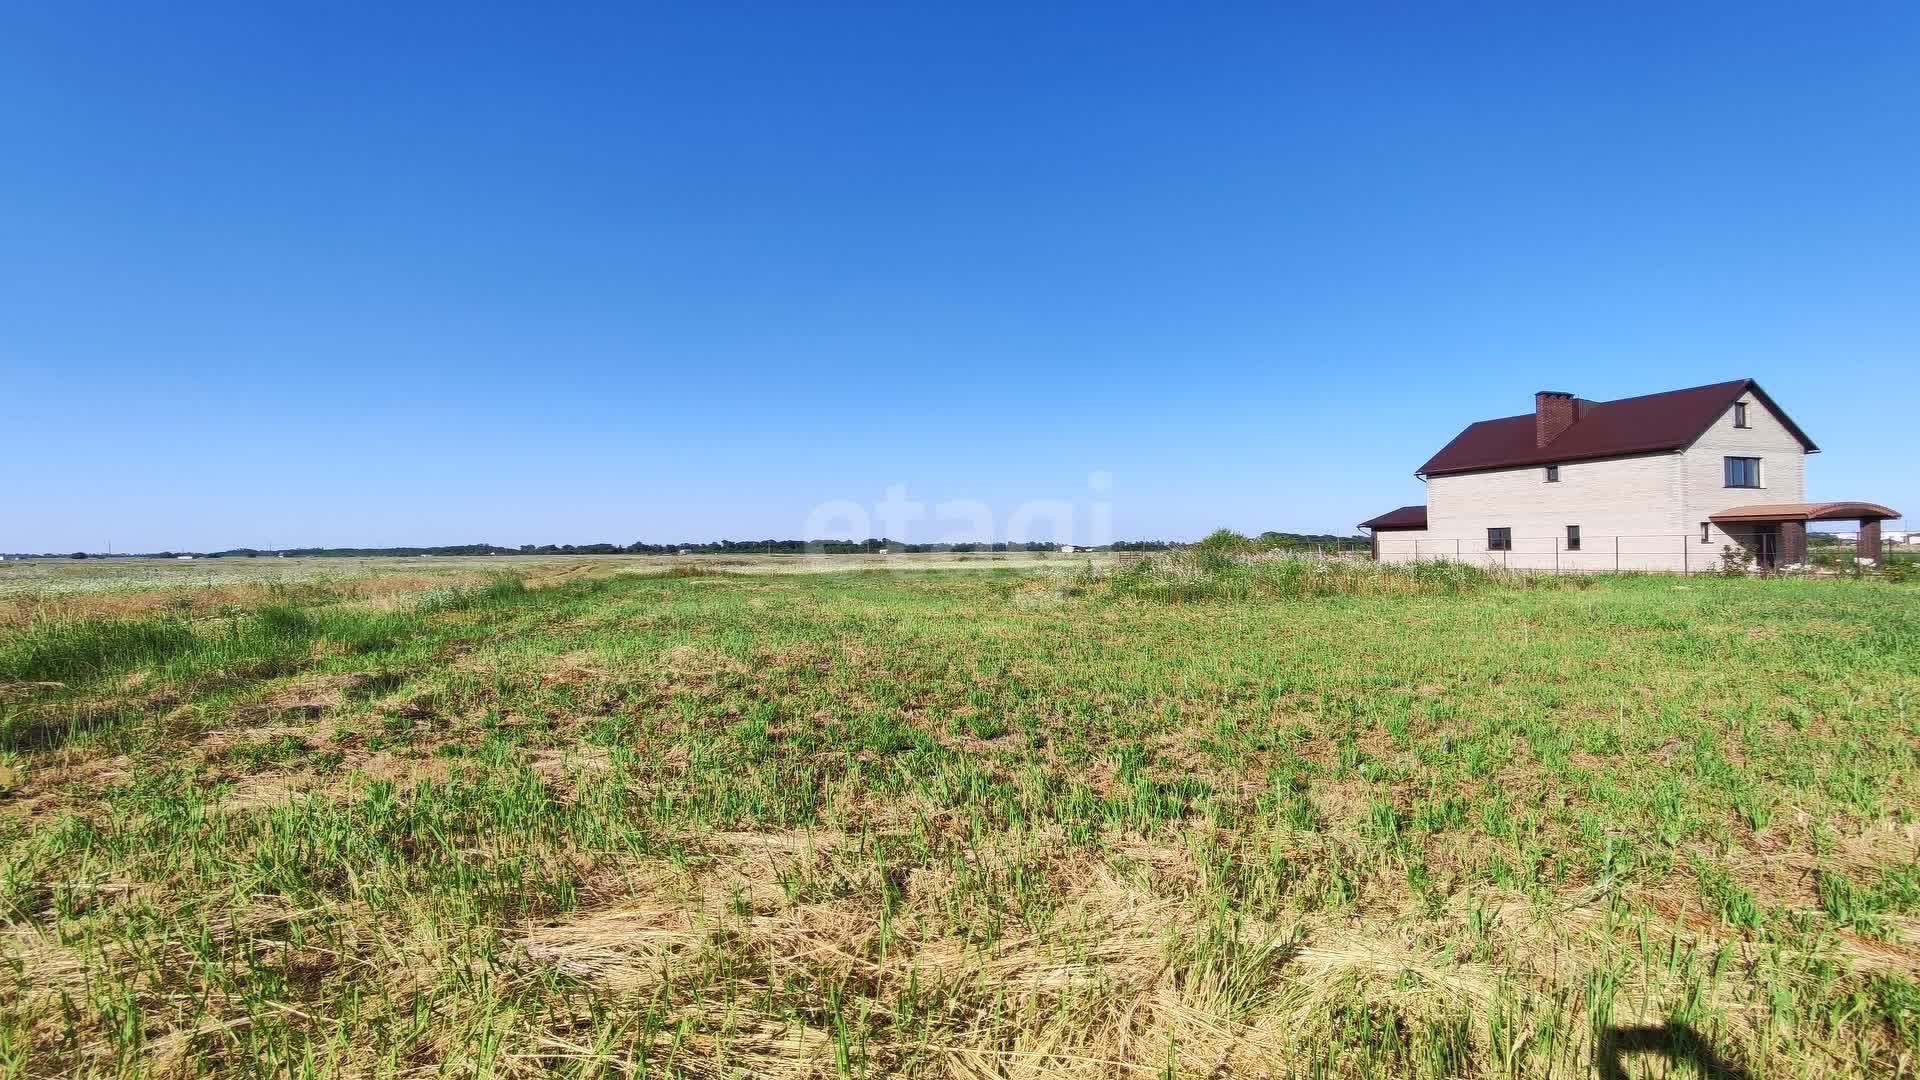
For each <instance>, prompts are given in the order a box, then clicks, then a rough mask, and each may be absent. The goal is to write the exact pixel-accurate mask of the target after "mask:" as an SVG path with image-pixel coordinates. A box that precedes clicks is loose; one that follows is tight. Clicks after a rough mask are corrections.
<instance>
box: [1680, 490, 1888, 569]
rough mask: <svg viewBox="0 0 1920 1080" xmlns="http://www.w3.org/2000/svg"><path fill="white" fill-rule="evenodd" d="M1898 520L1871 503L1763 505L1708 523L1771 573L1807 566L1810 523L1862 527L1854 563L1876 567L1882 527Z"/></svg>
mask: <svg viewBox="0 0 1920 1080" xmlns="http://www.w3.org/2000/svg"><path fill="white" fill-rule="evenodd" d="M1899 516H1900V511H1898V510H1894V509H1892V508H1891V507H1886V506H1881V505H1880V504H1879V503H1869V502H1825V503H1761V504H1758V505H1755V506H1736V507H1734V508H1732V509H1730V510H1722V511H1720V512H1719V513H1717V514H1713V515H1711V518H1710V520H1712V522H1713V523H1714V524H1715V525H1718V526H1720V528H1721V529H1722V530H1724V531H1725V532H1726V533H1727V535H1728V536H1731V537H1733V538H1734V539H1735V540H1737V541H1739V543H1740V545H1741V546H1742V547H1744V548H1746V550H1747V552H1748V554H1750V555H1752V556H1753V565H1754V568H1755V569H1758V570H1772V569H1774V568H1776V567H1780V566H1804V565H1806V562H1807V523H1808V522H1810V521H1857V522H1859V523H1860V535H1859V538H1858V539H1856V540H1855V541H1854V545H1853V549H1854V557H1855V558H1857V559H1865V560H1868V561H1869V562H1873V563H1875V564H1878V562H1879V560H1880V523H1881V522H1882V521H1887V520H1890V519H1895V518H1898V517H1899Z"/></svg>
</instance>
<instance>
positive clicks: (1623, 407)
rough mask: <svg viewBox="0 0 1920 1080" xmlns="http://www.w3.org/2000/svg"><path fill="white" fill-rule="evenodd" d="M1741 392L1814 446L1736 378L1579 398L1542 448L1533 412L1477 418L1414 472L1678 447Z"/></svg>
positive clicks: (1756, 389) (1752, 386)
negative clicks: (1568, 421)
mask: <svg viewBox="0 0 1920 1080" xmlns="http://www.w3.org/2000/svg"><path fill="white" fill-rule="evenodd" d="M1748 391H1752V393H1753V396H1754V397H1755V398H1756V399H1758V400H1759V401H1760V402H1761V403H1762V404H1764V405H1765V406H1766V407H1767V408H1769V409H1771V410H1773V414H1774V415H1775V416H1778V417H1779V418H1780V422H1781V423H1782V424H1784V425H1786V428H1787V430H1788V431H1791V432H1793V435H1794V438H1797V439H1799V440H1800V442H1801V444H1802V445H1803V446H1805V447H1806V448H1807V452H1808V453H1810V454H1811V453H1815V452H1817V451H1818V450H1819V449H1820V448H1819V447H1817V446H1815V445H1813V440H1812V439H1809V438H1807V435H1806V432H1803V431H1801V430H1800V428H1799V425H1797V424H1795V423H1794V422H1793V421H1792V420H1791V419H1789V418H1788V417H1787V414H1786V413H1784V412H1782V411H1781V410H1780V407H1779V406H1778V405H1775V404H1774V403H1773V399H1772V398H1770V397H1768V396H1767V392H1766V391H1765V390H1762V389H1760V384H1759V383H1756V382H1754V381H1753V380H1752V379H1735V380H1733V381H1732V382H1723V383H1714V384H1712V385H1711V386H1695V387H1690V388H1688V389H1686V390H1669V391H1667V392H1665V393H1663V394H1646V395H1643V396H1641V397H1630V398H1621V399H1619V400H1618V401H1584V400H1582V401H1578V402H1576V404H1575V416H1576V417H1577V419H1576V420H1574V422H1573V426H1571V427H1569V428H1567V430H1565V431H1563V432H1561V433H1560V437H1559V438H1557V439H1555V440H1553V441H1552V442H1550V443H1548V444H1547V445H1545V446H1536V445H1534V424H1533V414H1532V413H1522V414H1521V415H1519V416H1503V417H1501V418H1499V419H1498V420H1482V421H1480V422H1479V423H1477V424H1469V425H1467V429H1466V430H1465V431H1462V432H1461V433H1460V434H1458V435H1455V436H1454V437H1453V441H1452V442H1450V443H1448V444H1447V445H1446V446H1444V447H1442V448H1441V449H1440V452H1439V453H1437V454H1435V455H1433V457H1432V458H1431V459H1429V460H1428V461H1427V463H1426V464H1425V465H1422V466H1420V468H1419V469H1418V470H1417V472H1418V473H1419V475H1421V476H1443V475H1445V474H1447V473H1463V472H1476V471H1478V470H1481V469H1505V468H1512V467H1514V466H1516V465H1550V464H1553V463H1556V462H1562V461H1584V460H1589V459H1592V458H1608V457H1624V456H1626V455H1628V454H1652V453H1658V452H1660V451H1664V450H1679V449H1682V448H1683V447H1686V446H1687V445H1689V444H1690V443H1692V442H1693V440H1695V439H1697V438H1699V437H1700V436H1701V434H1702V433H1704V432H1705V431H1706V430H1707V428H1708V427H1710V426H1712V424H1713V422H1714V421H1715V420H1717V419H1719V418H1720V416H1721V414H1723V413H1725V412H1726V411H1727V409H1728V407H1730V406H1731V405H1732V404H1733V403H1734V401H1735V400H1736V399H1737V398H1739V397H1740V396H1741V395H1743V394H1745V393H1747V392H1748ZM1397 512H1398V511H1396V513H1397Z"/></svg>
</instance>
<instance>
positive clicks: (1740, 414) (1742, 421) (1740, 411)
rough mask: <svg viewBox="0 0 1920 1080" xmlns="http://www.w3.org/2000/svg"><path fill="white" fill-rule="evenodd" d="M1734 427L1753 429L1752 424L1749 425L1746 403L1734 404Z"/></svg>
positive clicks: (1738, 402)
mask: <svg viewBox="0 0 1920 1080" xmlns="http://www.w3.org/2000/svg"><path fill="white" fill-rule="evenodd" d="M1733 426H1734V427H1751V426H1752V425H1751V424H1748V423H1747V403H1746V402H1744V401H1736V402H1734V403H1733Z"/></svg>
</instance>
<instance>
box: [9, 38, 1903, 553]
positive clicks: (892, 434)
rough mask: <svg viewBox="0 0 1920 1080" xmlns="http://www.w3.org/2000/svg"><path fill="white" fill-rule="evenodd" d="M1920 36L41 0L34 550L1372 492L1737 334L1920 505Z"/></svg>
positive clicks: (21, 452) (1836, 470)
mask: <svg viewBox="0 0 1920 1080" xmlns="http://www.w3.org/2000/svg"><path fill="white" fill-rule="evenodd" d="M1916 56H1920V7H1915V6H1914V5H1912V4H1884V5H1875V4H1865V5H1853V4H1848V5H1813V4H1801V3H1796V4H1790V5H1783V6H1777V7H1770V6H1768V5H1759V4H1751V3H1740V4H1726V5H1709V4H1684V5H1674V4H1658V5H1646V6H1634V5H1622V4H1616V3H1606V4H1592V5H1587V6H1575V5H1568V4H1542V3H1532V2H1529V3H1521V4H1513V5H1503V6H1488V5H1467V4H1458V5H1456V4H1426V3H1423V4H1417V5H1407V6H1378V7H1376V6H1363V5H1349V4H1332V3H1329V4H1323V5H1317V6H1309V5H1297V6H1296V5H1284V6H1283V5H1248V6H1245V7H1241V8H1230V7H1222V6H1209V7H1206V8H1204V9H1198V8H1196V7H1194V6H1192V5H1171V4H1156V5H1138V6H1134V5H1121V4H1108V3H1100V4H1087V5H1084V6H1077V7H1076V6H1067V5H1054V4H1039V5H1035V4H1021V5H1006V6H996V5H973V4H968V5H959V4H954V5H942V6H938V7H936V6H935V5H925V4H880V5H874V6H871V7H865V6H848V5H837V4H819V5H813V4H804V5H803V4H767V5H751V6H749V5H733V4H712V5H707V4H701V5H686V6H682V7H677V8H643V7H641V6H639V5H631V4H607V5H604V6H589V5H577V4H569V5H534V4H524V5H511V6H489V5H485V4H479V3H460V4H447V5H444V6H437V7H436V6H433V5H428V4H424V3H421V4H349V3H307V4H293V3H265V4H255V3H238V2H236V3H230V4H220V5H206V4H193V3H169V4H158V3H139V4H127V5H103V4H90V3H73V2H68V0H57V2H51V3H27V4H21V3H15V4H9V5H8V6H7V7H6V8H5V9H4V11H0V453H3V455H4V461H3V462H0V470H3V471H0V477H4V486H5V498H4V501H3V503H0V550H53V549H60V550H65V549H72V548H85V549H90V550H97V549H100V548H102V547H104V546H105V545H106V544H107V543H108V542H112V543H113V545H114V547H115V548H116V549H119V550H128V549H155V548H162V547H177V548H211V547H224V546H229V545H258V546H291V545H300V544H401V543H451V542H466V541H477V540H487V541H490V542H494V543H507V544H519V543H534V542H549V541H552V542H592V541H602V540H605V541H613V542H622V543H624V542H629V541H632V540H636V539H647V540H676V539H705V538H719V537H733V538H746V537H753V538H758V537H764V536H782V537H785V536H793V535H797V534H799V533H800V532H801V531H802V530H803V526H804V524H805V522H806V521H807V519H808V516H809V513H810V511H811V510H812V509H813V508H814V507H815V506H816V505H818V504H820V503H822V502H824V501H828V500H839V499H845V500H852V501H854V502H856V503H859V504H862V505H869V506H870V505H872V504H875V503H878V502H879V501H880V500H881V499H882V498H883V497H884V494H885V491H886V489H887V488H888V487H889V486H892V485H905V486H906V489H907V494H908V497H909V498H912V499H918V500H924V501H927V502H938V501H941V500H946V499H975V500H981V501H983V502H984V503H986V504H987V505H988V506H989V507H990V508H991V509H992V510H993V511H994V513H995V515H996V521H997V522H998V524H996V528H1004V519H1005V517H1006V516H1007V515H1009V514H1010V513H1011V512H1012V511H1013V509H1014V508H1015V507H1016V506H1017V505H1018V504H1020V503H1022V502H1023V501H1025V500H1032V499H1065V500H1072V501H1075V502H1076V503H1080V504H1084V503H1085V502H1086V501H1087V500H1091V499H1096V498H1100V499H1105V500H1107V501H1109V502H1111V504H1112V515H1113V525H1114V531H1115V532H1116V533H1119V534H1121V535H1123V536H1152V537H1190V536H1195V535H1198V534H1201V533H1203V532H1205V531H1207V530H1209V529H1211V528H1213V527H1215V526H1217V525H1230V526H1233V527H1236V528H1240V529H1243V530H1248V531H1257V530H1261V529H1268V528H1275V529H1287V530H1303V531H1320V530H1337V531H1341V532H1348V531H1351V527H1352V525H1353V523H1354V522H1356V521H1359V520H1361V519H1362V518H1365V517H1368V516H1371V515H1372V514H1374V513H1377V512H1379V511H1382V510H1385V509H1388V508H1390V507H1393V506H1396V505H1399V504H1402V503H1409V502H1418V501H1420V500H1421V498H1422V492H1421V488H1420V485H1419V482H1418V481H1417V480H1415V479H1413V477H1412V476H1411V473H1412V470H1413V469H1414V468H1415V467H1416V466H1417V465H1418V464H1419V463H1420V462H1422V461H1423V460H1425V459H1426V457H1427V456H1428V455H1429V454H1431V453H1432V452H1433V451H1434V450H1435V449H1437V448H1438V447H1439V446H1440V444H1442V443H1443V442H1445V441H1446V440H1447V439H1448V438H1449V437H1451V436H1452V435H1453V434H1454V433H1455V432H1456V431H1457V430H1458V429H1459V428H1460V427H1462V426H1463V425H1464V424H1465V423H1467V422H1468V421H1471V420H1475V419H1480V418H1483V417H1487V416H1494V415H1502V414H1510V413H1515V412H1522V411H1525V410H1526V409H1528V408H1530V407H1531V394H1532V392H1533V391H1534V390H1536V389H1541V388H1542V386H1543V384H1546V385H1550V386H1551V387H1553V388H1563V389H1568V390H1573V391H1575V392H1578V393H1580V394H1582V395H1583V396H1587V397H1596V398H1607V397H1618V396H1624V395H1628V394H1635V393H1643V392H1650V391H1655V390H1661V389H1668V388H1672V387H1677V386H1687V385H1694V384H1698V383H1705V382H1713V381H1718V380H1722V379H1728V378H1734V377H1740V376H1752V377H1754V378H1757V379H1759V380H1760V381H1761V383H1762V384H1763V385H1765V386H1766V387H1767V389H1768V390H1769V391H1771V392H1772V393H1773V395H1774V396H1775V397H1776V398H1777V399H1778V400H1779V401H1780V402H1781V403H1782V404H1783V405H1784V406H1785V407H1786V408H1787V409H1788V410H1789V411H1790V412H1791V413H1792V414H1793V415H1794V417H1795V418H1796V419H1797V420H1798V421H1799V422H1800V424H1801V425H1802V426H1803V427H1804V428H1805V429H1806V430H1807V431H1808V432H1809V433H1810V434H1811V435H1812V436H1813V438H1814V439H1815V440H1816V441H1818V442H1819V443H1820V444H1821V445H1822V447H1823V448H1824V449H1825V453H1823V454H1822V455H1820V456H1818V457H1815V458H1814V459H1812V461H1811V462H1810V476H1811V479H1810V483H1809V495H1810V496H1812V497H1814V498H1826V497H1833V498H1864V499H1873V500H1876V501H1881V502H1886V503H1890V504H1892V505H1894V506H1896V507H1901V508H1904V509H1908V510H1910V511H1913V512H1914V513H1915V514H1916V515H1917V516H1920V511H1915V510H1914V507H1916V506H1920V481H1916V479H1915V473H1916V468H1915V464H1916V458H1915V454H1916V450H1915V447H1916V443H1915V437H1914V432H1915V430H1916V428H1920V425H1917V424H1916V423H1915V418H1914V415H1913V411H1914V409H1915V404H1914V394H1913V391H1912V388H1913V387H1914V385H1915V373H1916V371H1920V364H1917V363H1916V362H1917V361H1920V197H1917V196H1920V135H1916V132H1917V131H1920V128H1916V123H1917V121H1916V117H1920V63H1916V62H1915V57H1916ZM1096 471H1104V472H1108V473H1111V474H1112V486H1111V488H1110V490H1108V491H1106V492H1104V493H1098V494H1096V493H1092V492H1090V491H1089V487H1088V476H1089V475H1090V474H1092V473H1094V472H1096ZM925 536H926V533H922V534H921V535H920V536H914V537H909V538H910V539H920V538H923V537H925Z"/></svg>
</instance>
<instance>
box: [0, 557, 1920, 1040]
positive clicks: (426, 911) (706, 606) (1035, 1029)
mask: <svg viewBox="0 0 1920 1080" xmlns="http://www.w3.org/2000/svg"><path fill="white" fill-rule="evenodd" d="M223 561H224V560H223ZM262 561H265V560H262ZM421 561H422V562H429V561H432V560H421ZM481 561H484V562H487V563H489V564H497V563H501V562H504V561H505V560H481ZM409 562H411V561H410V560H409ZM983 562H984V559H983ZM600 565H601V569H595V570H583V571H573V570H569V569H567V568H566V567H565V566H558V567H556V566H553V565H548V564H542V565H541V566H534V567H523V568H519V569H520V571H521V575H520V576H515V577H505V578H493V577H487V576H485V575H484V574H483V573H482V570H483V569H484V568H468V567H450V568H447V569H446V570H445V571H444V572H443V571H441V570H440V569H439V568H436V569H435V571H434V572H432V573H425V572H421V573H418V574H416V573H414V572H413V571H412V570H411V568H409V570H408V571H407V572H405V573H402V572H401V571H400V570H399V569H398V568H394V569H392V570H391V571H390V572H389V571H387V570H383V569H381V568H373V570H371V571H369V573H368V575H367V576H364V577H338V576H332V577H329V576H324V575H322V576H313V575H309V576H307V577H305V578H301V579H296V580H281V581H253V582H226V583H221V582H214V583H212V584H211V585H208V586H202V587H199V588H186V587H183V586H184V584H185V583H182V584H176V585H175V586H172V587H168V586H166V585H164V583H162V584H158V585H157V584H155V583H154V582H152V581H143V582H137V583H134V584H131V585H128V584H125V583H123V584H121V585H119V586H116V587H114V588H110V589H105V590H74V589H68V590H64V591H60V592H57V593H55V592H51V591H46V590H41V591H35V590H30V589H25V590H20V591H19V592H17V593H16V595H15V601H14V607H13V608H12V609H11V610H12V615H11V618H10V619H9V620H8V621H6V622H4V623H0V683H4V684H5V686H4V688H0V790H4V793H5V794H4V798H0V809H3V810H4V813H5V817H4V837H0V912H4V920H5V925H4V930H3V931H0V934H3V935H4V937H3V938H0V955H4V957H5V958H6V960H7V964H8V967H7V969H6V970H5V971H4V972H0V1075H9V1076H45V1077H53V1076H76V1075H134V1074H140V1075H155V1076H170V1075H195V1074H232V1075H253V1074H257V1075H274V1076H331V1075H369V1074H371V1075H381V1076H399V1075H428V1074H432V1075H453V1076H534V1075H548V1074H556V1073H557V1074H561V1075H579V1076H626V1075H643V1074H644V1075H694V1076H732V1075H758V1076H768V1075H773V1076H781V1075H795V1076H803V1075H842V1074H846V1075H866V1076H878V1075H887V1074H898V1073H909V1074H921V1075H953V1076H972V1077H990V1076H1020V1077H1025V1076H1033V1077H1039V1076H1059V1075H1079V1076H1136V1075H1137V1076H1167V1075H1175V1076H1215V1077H1227V1076H1258V1075H1270V1076H1288V1075H1292V1076H1409V1077H1455V1076H1473V1077H1481V1076H1485V1077H1493V1076H1529V1077H1531V1076H1558V1077H1582V1076H1593V1075H1599V1076H1603V1077H1611V1076H1648V1077H1653V1076H1688V1075H1721V1076H1730V1075H1743V1074H1744V1075H1751V1076H1754V1077H1772V1076H1793V1077H1801V1076H1813V1077H1818V1076H1855V1075H1858V1076H1888V1075H1913V1073H1914V1070H1915V1068H1916V1064H1915V1053H1914V1047H1915V1043H1916V1040H1917V1038H1920V862H1917V861H1916V860H1917V858H1920V820H1917V818H1916V815H1917V814H1920V788H1917V787H1916V780H1917V779H1920V771H1917V770H1916V765H1917V762H1916V747H1917V746H1920V740H1917V736H1920V718H1916V715H1915V709H1914V705H1915V700H1914V699H1915V695H1916V692H1920V587H1915V586H1910V585H1898V584H1891V583H1888V582H1885V581H1880V580H1875V579H1871V578H1868V579H1860V580H1855V579H1838V580H1833V579H1829V580H1804V579H1802V580H1794V579H1777V580H1748V579H1739V580H1727V579H1715V578H1695V579H1688V580H1676V579H1670V578H1594V579H1561V580H1545V581H1528V580H1524V579H1503V578H1493V577H1488V576H1486V575H1482V574H1475V573H1467V572H1455V571H1453V570H1450V569H1446V568H1431V567H1428V568H1411V569H1400V570H1393V571H1375V570H1373V569H1372V568H1370V567H1364V566H1362V567H1346V566H1333V567H1329V566H1325V565H1318V564H1311V563H1307V562H1304V561H1302V562H1300V563H1288V564H1286V565H1284V566H1277V567H1267V568H1263V569H1261V570H1260V571H1259V572H1258V573H1255V572H1253V571H1246V572H1241V573H1236V574H1228V575H1224V576H1222V575H1208V574H1205V573H1191V574H1175V573H1161V572H1158V571H1152V570H1150V569H1145V568H1136V569H1134V570H1128V571H1122V572H1117V573H1110V572H1107V571H1104V570H1101V569H1098V568H1094V567H1091V566H1090V565H1089V564H1087V563H1086V562H1085V561H1084V560H1077V561H1075V562H1074V563H1072V564H1071V565H1072V566H1075V567H1078V569H1074V570H1069V569H1068V565H1069V564H1067V562H1066V560H1064V559H1063V560H1060V562H1059V564H1058V565H1057V566H1055V567H1053V568H1051V569H1040V570H1036V569H1035V568H1034V567H1033V566H1028V567H1025V568H1023V569H1020V570H1009V569H1004V568H1000V569H996V568H992V567H991V565H990V564H988V568H986V569H977V570H967V571H961V570H946V571H915V572H889V571H876V570H867V571H860V572H852V573H825V574H805V575H798V574H793V575H781V574H751V573H739V574H723V573H718V572H716V571H715V570H713V569H711V568H708V569H701V568H698V567H694V566H691V565H687V564H676V568H677V569H678V570H679V572H678V573H675V574H652V575H649V574H643V573H637V572H634V571H636V570H640V569H645V568H648V567H661V566H662V565H663V564H662V563H660V562H658V561H653V562H644V563H642V564H640V565H636V566H625V567H615V568H614V569H611V570H609V569H606V566H607V565H611V564H600ZM742 569H751V568H742ZM381 581H384V582H386V583H387V584H386V585H379V586H377V585H371V584H368V583H370V582H381ZM530 584H531V585H532V586H534V587H528V586H529V585H530ZM203 592H204V593H207V594H209V595H213V596H217V597H219V599H217V600H206V599H204V598H202V599H196V597H197V596H199V595H200V594H201V593H203ZM182 596H184V597H185V599H184V600H182V599H181V597H182ZM129 597H144V598H145V599H137V600H129V599H128V598H129Z"/></svg>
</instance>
